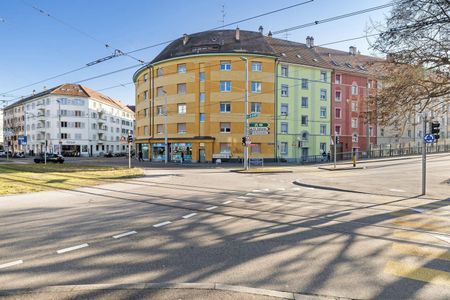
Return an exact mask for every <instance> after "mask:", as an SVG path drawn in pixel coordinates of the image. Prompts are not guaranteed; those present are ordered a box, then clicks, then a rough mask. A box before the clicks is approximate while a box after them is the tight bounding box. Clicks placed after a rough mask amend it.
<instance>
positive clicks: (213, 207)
mask: <svg viewBox="0 0 450 300" xmlns="http://www.w3.org/2000/svg"><path fill="white" fill-rule="evenodd" d="M215 208H217V206H211V207H208V208H207V209H206V210H213V209H215Z"/></svg>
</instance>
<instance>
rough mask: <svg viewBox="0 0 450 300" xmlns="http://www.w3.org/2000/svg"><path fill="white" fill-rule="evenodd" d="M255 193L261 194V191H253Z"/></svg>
mask: <svg viewBox="0 0 450 300" xmlns="http://www.w3.org/2000/svg"><path fill="white" fill-rule="evenodd" d="M252 192H253V193H261V192H262V191H261V190H252Z"/></svg>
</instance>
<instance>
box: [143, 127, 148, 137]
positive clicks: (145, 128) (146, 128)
mask: <svg viewBox="0 0 450 300" xmlns="http://www.w3.org/2000/svg"><path fill="white" fill-rule="evenodd" d="M144 135H148V126H144Z"/></svg>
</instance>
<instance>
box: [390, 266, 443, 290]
mask: <svg viewBox="0 0 450 300" xmlns="http://www.w3.org/2000/svg"><path fill="white" fill-rule="evenodd" d="M384 272H386V273H388V274H391V275H394V276H398V277H403V278H408V279H414V280H419V281H423V282H429V283H433V284H437V285H444V286H447V287H448V286H449V285H450V273H449V272H445V271H441V270H434V269H431V268H426V267H421V266H420V265H416V264H414V265H413V264H407V263H400V262H397V261H392V260H390V261H388V262H387V264H386V266H385V267H384Z"/></svg>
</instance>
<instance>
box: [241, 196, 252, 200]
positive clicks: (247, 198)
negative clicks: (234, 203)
mask: <svg viewBox="0 0 450 300" xmlns="http://www.w3.org/2000/svg"><path fill="white" fill-rule="evenodd" d="M238 199H244V200H249V199H252V198H251V197H245V196H239V197H238Z"/></svg>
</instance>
